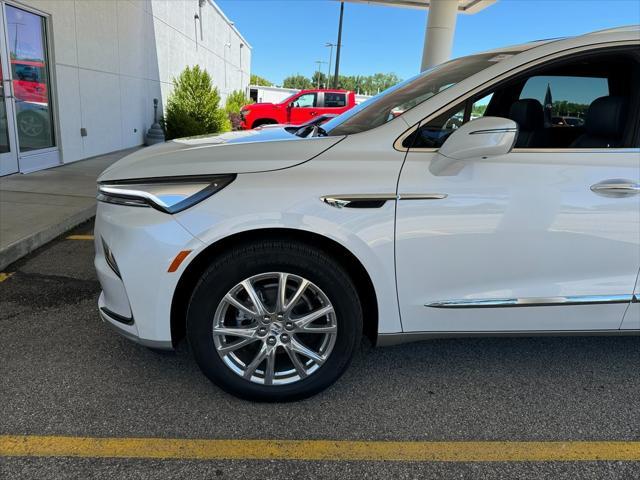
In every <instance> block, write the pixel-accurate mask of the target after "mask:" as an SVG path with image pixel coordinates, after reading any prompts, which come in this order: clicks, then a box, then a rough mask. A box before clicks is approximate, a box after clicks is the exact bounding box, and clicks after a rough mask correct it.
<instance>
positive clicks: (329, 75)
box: [325, 42, 336, 88]
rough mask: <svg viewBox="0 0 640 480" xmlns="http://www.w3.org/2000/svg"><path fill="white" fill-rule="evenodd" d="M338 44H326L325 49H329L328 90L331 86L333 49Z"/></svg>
mask: <svg viewBox="0 0 640 480" xmlns="http://www.w3.org/2000/svg"><path fill="white" fill-rule="evenodd" d="M335 46H336V44H335V43H331V42H327V43H326V44H325V47H329V48H330V50H329V68H327V88H329V86H330V84H331V80H330V78H331V62H332V61H333V47H335Z"/></svg>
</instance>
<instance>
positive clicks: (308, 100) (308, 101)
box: [291, 93, 316, 108]
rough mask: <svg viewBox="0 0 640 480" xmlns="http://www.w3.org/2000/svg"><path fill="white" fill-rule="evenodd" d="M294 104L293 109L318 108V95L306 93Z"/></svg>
mask: <svg viewBox="0 0 640 480" xmlns="http://www.w3.org/2000/svg"><path fill="white" fill-rule="evenodd" d="M291 103H292V106H293V107H298V108H309V107H315V106H316V94H315V93H305V94H304V95H300V96H299V97H298V98H296V99H295V100H294V101H293V102H291Z"/></svg>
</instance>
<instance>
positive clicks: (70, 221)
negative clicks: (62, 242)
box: [0, 205, 96, 270]
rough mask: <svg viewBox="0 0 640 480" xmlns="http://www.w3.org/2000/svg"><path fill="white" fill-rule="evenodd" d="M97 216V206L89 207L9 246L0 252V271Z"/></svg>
mask: <svg viewBox="0 0 640 480" xmlns="http://www.w3.org/2000/svg"><path fill="white" fill-rule="evenodd" d="M95 214H96V206H95V205H92V206H90V207H87V208H85V209H83V210H81V211H79V212H77V213H75V214H73V215H72V216H70V217H69V218H66V219H65V220H63V221H61V222H58V223H56V224H53V225H49V226H48V227H46V228H44V229H43V230H40V231H39V232H35V233H32V234H31V235H29V236H27V237H25V238H22V239H20V240H18V241H17V242H13V243H11V244H9V245H8V246H7V247H6V248H3V249H2V250H0V270H2V269H4V268H5V267H7V266H8V265H10V264H12V263H13V262H15V261H17V260H20V259H21V258H22V257H24V256H25V255H28V254H29V253H31V252H33V251H34V250H35V249H37V248H39V247H41V246H43V245H45V244H46V243H49V242H50V241H51V240H54V239H55V238H56V237H59V236H60V235H62V234H63V233H65V232H67V231H69V230H71V229H72V228H74V227H76V226H78V225H80V224H81V223H83V222H86V221H87V220H89V219H91V218H92V217H94V216H95Z"/></svg>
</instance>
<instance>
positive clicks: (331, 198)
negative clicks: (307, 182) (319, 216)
mask: <svg viewBox="0 0 640 480" xmlns="http://www.w3.org/2000/svg"><path fill="white" fill-rule="evenodd" d="M443 198H447V194H446V193H403V194H400V195H396V194H395V193H356V194H337V195H325V196H322V197H320V200H322V201H323V202H324V203H326V204H327V205H330V206H332V207H335V208H380V207H382V206H383V205H384V204H385V202H387V201H389V200H393V201H395V200H442V199H443Z"/></svg>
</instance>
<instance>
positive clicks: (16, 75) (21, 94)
mask: <svg viewBox="0 0 640 480" xmlns="http://www.w3.org/2000/svg"><path fill="white" fill-rule="evenodd" d="M11 69H12V70H13V72H12V74H13V90H14V92H15V96H16V100H21V101H24V102H35V103H45V104H46V103H48V102H49V101H48V97H47V84H46V73H45V66H44V63H42V62H38V61H32V60H16V59H13V60H11Z"/></svg>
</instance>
